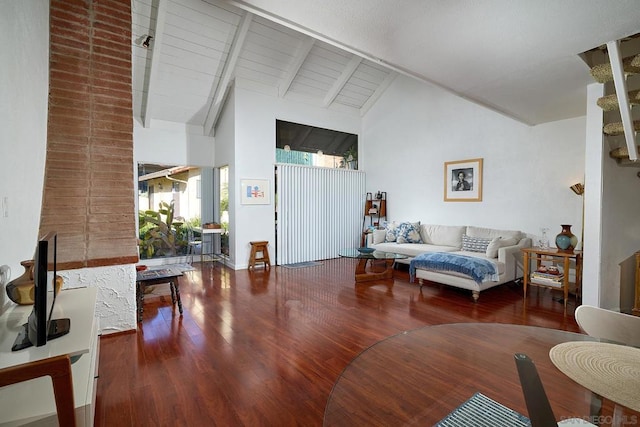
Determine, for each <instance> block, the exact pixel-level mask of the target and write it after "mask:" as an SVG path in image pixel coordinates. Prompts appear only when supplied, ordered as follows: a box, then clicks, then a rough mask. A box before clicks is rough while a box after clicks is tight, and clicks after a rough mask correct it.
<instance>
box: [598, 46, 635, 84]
mask: <svg viewBox="0 0 640 427" xmlns="http://www.w3.org/2000/svg"><path fill="white" fill-rule="evenodd" d="M622 68H623V69H624V72H625V73H627V74H638V73H640V53H639V54H637V55H634V56H629V57H627V58H624V59H623V60H622ZM591 76H592V77H593V78H594V79H595V81H597V82H598V83H606V82H610V81H611V80H613V73H612V72H611V64H610V63H605V64H598V65H594V66H593V67H591Z"/></svg>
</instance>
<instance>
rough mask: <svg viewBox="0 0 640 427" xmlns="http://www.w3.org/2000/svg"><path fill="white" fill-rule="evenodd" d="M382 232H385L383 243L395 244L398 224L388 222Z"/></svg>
mask: <svg viewBox="0 0 640 427" xmlns="http://www.w3.org/2000/svg"><path fill="white" fill-rule="evenodd" d="M384 230H385V236H384V241H385V242H395V241H396V238H397V236H398V224H396V223H395V222H388V223H387V225H386V226H385V227H384Z"/></svg>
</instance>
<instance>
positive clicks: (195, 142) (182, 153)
mask: <svg viewBox="0 0 640 427" xmlns="http://www.w3.org/2000/svg"><path fill="white" fill-rule="evenodd" d="M133 123H134V126H133V157H134V159H135V162H136V163H139V162H144V163H155V164H160V165H189V166H200V167H212V166H213V156H214V148H215V147H214V139H213V138H212V137H209V136H204V135H202V126H189V125H185V124H183V123H173V122H166V121H162V120H152V121H151V126H150V127H149V128H145V127H143V126H142V125H141V124H140V122H139V121H138V120H134V122H133ZM136 188H137V185H136Z"/></svg>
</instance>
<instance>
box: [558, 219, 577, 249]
mask: <svg viewBox="0 0 640 427" xmlns="http://www.w3.org/2000/svg"><path fill="white" fill-rule="evenodd" d="M561 227H562V231H561V232H560V234H558V235H557V236H556V247H557V248H558V250H559V251H561V252H568V253H572V252H573V250H574V249H575V247H576V246H577V245H578V238H577V237H576V236H575V235H574V234H573V233H572V232H571V225H569V224H563V225H561Z"/></svg>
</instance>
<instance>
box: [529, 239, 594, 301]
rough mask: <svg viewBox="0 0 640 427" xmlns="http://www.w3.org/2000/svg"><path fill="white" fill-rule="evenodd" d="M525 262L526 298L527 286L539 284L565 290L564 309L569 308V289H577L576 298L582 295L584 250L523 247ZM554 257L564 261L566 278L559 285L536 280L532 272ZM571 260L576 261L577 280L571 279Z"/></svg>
mask: <svg viewBox="0 0 640 427" xmlns="http://www.w3.org/2000/svg"><path fill="white" fill-rule="evenodd" d="M521 251H522V254H523V264H524V277H523V293H524V298H525V299H526V298H527V286H528V285H532V286H539V287H544V288H548V289H558V290H562V291H563V295H564V301H563V302H564V309H565V310H566V309H567V300H568V299H569V290H570V289H571V288H573V289H575V292H576V298H578V296H579V295H580V291H581V288H582V251H573V252H563V251H561V250H559V249H557V248H544V249H543V248H538V247H532V248H523V249H522V250H521ZM554 259H560V261H561V262H562V267H563V273H564V278H563V280H562V282H561V283H558V286H555V284H550V283H545V282H543V281H536V280H535V278H532V277H531V274H532V273H533V272H534V271H536V270H538V269H539V268H540V266H541V265H542V262H543V261H553V260H554ZM571 260H574V261H575V273H576V274H575V276H576V280H575V282H571V281H569V270H570V266H571ZM531 261H535V269H534V270H533V271H532V270H531Z"/></svg>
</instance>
